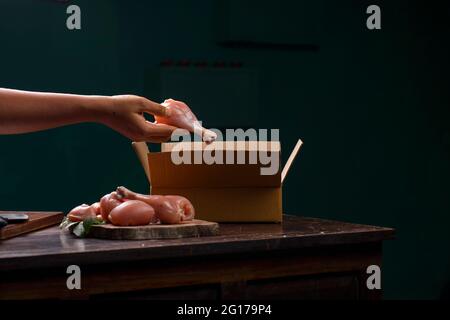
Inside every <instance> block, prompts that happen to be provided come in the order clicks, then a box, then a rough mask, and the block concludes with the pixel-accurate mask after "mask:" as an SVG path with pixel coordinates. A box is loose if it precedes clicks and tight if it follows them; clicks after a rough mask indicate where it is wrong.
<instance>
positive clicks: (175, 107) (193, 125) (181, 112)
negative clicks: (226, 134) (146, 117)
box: [155, 99, 217, 143]
mask: <svg viewBox="0 0 450 320" xmlns="http://www.w3.org/2000/svg"><path fill="white" fill-rule="evenodd" d="M162 105H163V106H165V107H167V108H168V109H169V110H170V111H169V114H170V116H168V117H159V116H155V120H156V122H157V123H163V124H167V125H171V126H174V127H177V128H181V129H185V130H188V131H189V132H192V133H196V134H201V136H202V138H203V141H205V142H206V143H212V142H214V141H215V140H216V139H217V134H216V133H215V132H214V131H211V130H208V129H205V128H204V127H203V126H202V125H201V124H200V122H199V121H198V119H197V117H196V116H195V115H194V113H193V112H192V111H191V109H190V108H189V107H188V106H187V105H186V104H185V103H183V102H181V101H176V100H173V99H168V100H166V101H164V103H162Z"/></svg>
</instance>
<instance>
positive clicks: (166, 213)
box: [116, 187, 195, 224]
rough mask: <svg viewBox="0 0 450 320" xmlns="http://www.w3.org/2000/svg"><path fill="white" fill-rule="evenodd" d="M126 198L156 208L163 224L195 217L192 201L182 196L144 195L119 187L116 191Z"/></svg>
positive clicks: (157, 216) (175, 222)
mask: <svg viewBox="0 0 450 320" xmlns="http://www.w3.org/2000/svg"><path fill="white" fill-rule="evenodd" d="M116 193H117V195H119V197H122V199H124V200H126V201H127V200H138V201H142V202H144V203H146V204H148V205H150V206H152V207H153V208H154V209H155V216H156V218H157V219H158V220H159V221H160V222H161V223H162V224H179V223H182V222H183V221H191V220H193V219H194V216H195V210H194V206H193V205H192V203H191V202H190V201H189V200H188V199H186V198H184V197H181V196H160V195H144V194H139V193H136V192H133V191H130V190H128V189H127V188H125V187H118V188H117V191H116Z"/></svg>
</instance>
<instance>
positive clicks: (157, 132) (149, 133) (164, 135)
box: [142, 121, 177, 142]
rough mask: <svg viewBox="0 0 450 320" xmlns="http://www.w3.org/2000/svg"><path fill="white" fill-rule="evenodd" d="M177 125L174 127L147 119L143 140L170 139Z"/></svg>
mask: <svg viewBox="0 0 450 320" xmlns="http://www.w3.org/2000/svg"><path fill="white" fill-rule="evenodd" d="M176 129H177V128H176V127H172V126H169V125H166V124H157V123H152V122H150V121H145V123H144V127H143V128H142V141H147V142H165V141H168V140H170V137H171V136H172V133H173V132H174V131H175V130H176Z"/></svg>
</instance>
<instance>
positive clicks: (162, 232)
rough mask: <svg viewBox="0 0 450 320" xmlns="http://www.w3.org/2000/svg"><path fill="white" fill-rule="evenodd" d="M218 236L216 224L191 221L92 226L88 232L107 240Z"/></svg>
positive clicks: (90, 234)
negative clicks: (125, 225) (132, 225)
mask: <svg viewBox="0 0 450 320" xmlns="http://www.w3.org/2000/svg"><path fill="white" fill-rule="evenodd" d="M218 234H219V224H218V223H216V222H208V221H203V220H193V221H189V222H184V223H182V224H176V225H161V224H153V225H148V226H140V227H116V226H113V225H111V224H106V225H98V226H92V228H91V230H90V232H89V236H90V237H93V238H100V239H109V240H151V239H180V238H192V237H204V236H215V235H218Z"/></svg>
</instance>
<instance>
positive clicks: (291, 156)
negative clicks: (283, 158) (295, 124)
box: [281, 139, 303, 184]
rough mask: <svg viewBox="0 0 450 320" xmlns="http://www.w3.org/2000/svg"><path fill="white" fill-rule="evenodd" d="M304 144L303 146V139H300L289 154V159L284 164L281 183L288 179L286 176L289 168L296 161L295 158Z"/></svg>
mask: <svg viewBox="0 0 450 320" xmlns="http://www.w3.org/2000/svg"><path fill="white" fill-rule="evenodd" d="M302 146H303V141H302V140H300V139H299V140H298V141H297V144H296V145H295V147H294V150H292V153H291V155H290V156H289V159H288V161H287V162H286V164H285V165H284V168H283V172H282V173H281V184H283V183H284V180H286V177H287V175H288V173H289V169H290V168H291V166H292V164H293V163H294V160H295V159H296V158H297V155H298V153H299V152H300V149H301V147H302Z"/></svg>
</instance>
